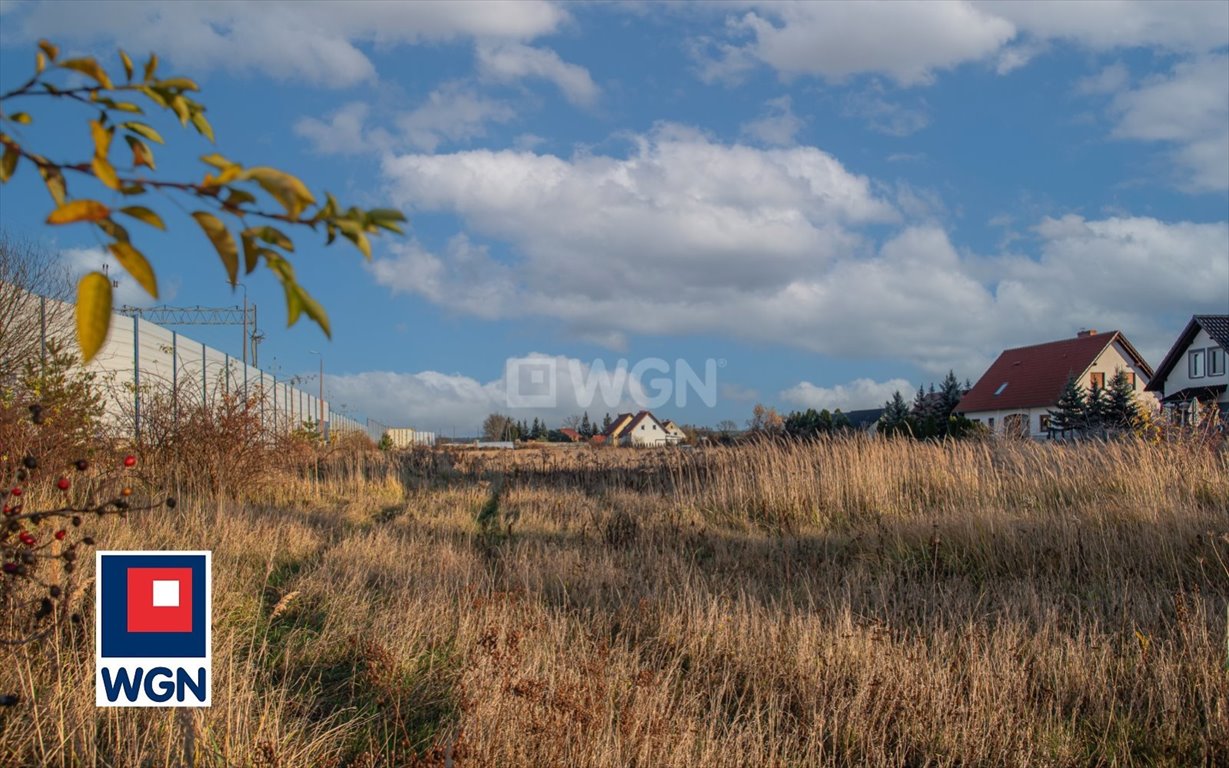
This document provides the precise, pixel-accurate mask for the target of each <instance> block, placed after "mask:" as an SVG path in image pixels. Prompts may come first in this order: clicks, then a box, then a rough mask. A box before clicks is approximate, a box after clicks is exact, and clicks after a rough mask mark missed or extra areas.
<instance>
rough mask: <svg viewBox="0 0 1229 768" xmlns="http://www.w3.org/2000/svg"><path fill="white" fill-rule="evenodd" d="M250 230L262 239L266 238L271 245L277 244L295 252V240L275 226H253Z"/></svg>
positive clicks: (283, 248)
mask: <svg viewBox="0 0 1229 768" xmlns="http://www.w3.org/2000/svg"><path fill="white" fill-rule="evenodd" d="M248 231H249V232H251V233H252V234H253V235H255V236H256V237H259V238H260V239H261V240H264V241H265V242H266V243H268V244H269V245H276V246H277V247H278V248H281V249H282V250H285V251H290V252H292V253H293V252H294V242H293V241H292V240H291V239H290V238H289V237H286V235H285V233H283V232H282V231H281V230H279V229H277V228H275V227H269V226H264V227H253V228H252V229H249V230H248Z"/></svg>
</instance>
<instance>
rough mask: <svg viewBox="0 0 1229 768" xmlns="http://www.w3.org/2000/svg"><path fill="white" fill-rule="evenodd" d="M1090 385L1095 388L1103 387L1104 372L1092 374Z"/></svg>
mask: <svg viewBox="0 0 1229 768" xmlns="http://www.w3.org/2000/svg"><path fill="white" fill-rule="evenodd" d="M1092 386H1094V387H1096V388H1097V389H1105V374H1104V373H1094V374H1092Z"/></svg>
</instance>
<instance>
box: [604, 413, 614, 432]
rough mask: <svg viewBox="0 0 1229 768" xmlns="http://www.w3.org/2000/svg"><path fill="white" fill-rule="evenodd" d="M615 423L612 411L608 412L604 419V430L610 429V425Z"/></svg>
mask: <svg viewBox="0 0 1229 768" xmlns="http://www.w3.org/2000/svg"><path fill="white" fill-rule="evenodd" d="M613 423H614V419H612V418H610V413H609V412H607V413H606V417H605V418H604V419H602V432H608V431H610V425H611V424H613Z"/></svg>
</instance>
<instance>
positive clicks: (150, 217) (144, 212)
mask: <svg viewBox="0 0 1229 768" xmlns="http://www.w3.org/2000/svg"><path fill="white" fill-rule="evenodd" d="M119 212H120V213H122V214H125V215H127V216H131V217H132V218H134V219H136V220H137V221H143V222H145V223H146V224H148V225H150V226H151V227H157V228H158V229H161V230H163V231H165V230H166V224H164V223H163V221H162V217H161V216H159V215H158V214H156V213H154V212H153V211H151V210H150V209H148V208H146V207H145V206H143V205H130V206H128V207H126V208H120V209H119Z"/></svg>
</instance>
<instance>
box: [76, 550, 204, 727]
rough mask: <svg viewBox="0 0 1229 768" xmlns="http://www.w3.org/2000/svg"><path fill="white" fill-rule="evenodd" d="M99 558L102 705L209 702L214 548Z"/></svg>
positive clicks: (97, 653)
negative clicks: (199, 550) (203, 550)
mask: <svg viewBox="0 0 1229 768" xmlns="http://www.w3.org/2000/svg"><path fill="white" fill-rule="evenodd" d="M96 562H97V566H98V567H97V571H96V573H97V574H98V581H97V584H96V589H95V603H94V615H95V619H94V623H95V642H94V660H95V662H96V663H95V670H96V671H95V673H94V690H95V696H94V697H95V701H96V702H97V704H98V706H100V707H207V706H209V703H210V694H211V682H210V672H211V659H212V656H211V653H210V641H211V632H210V615H211V613H212V584H211V577H210V565H211V560H210V555H209V553H208V552H98V553H97V561H96Z"/></svg>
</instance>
